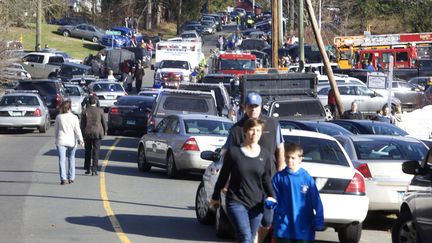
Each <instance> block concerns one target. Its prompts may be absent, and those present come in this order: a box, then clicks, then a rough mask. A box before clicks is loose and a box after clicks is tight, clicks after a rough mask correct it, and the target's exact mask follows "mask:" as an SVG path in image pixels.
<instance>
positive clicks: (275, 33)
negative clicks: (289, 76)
mask: <svg viewBox="0 0 432 243" xmlns="http://www.w3.org/2000/svg"><path fill="white" fill-rule="evenodd" d="M277 7H278V0H272V64H273V67H274V68H277V67H278V64H279V57H278V49H279V45H278V44H279V43H278V42H279V41H278V40H279V19H278V10H277Z"/></svg>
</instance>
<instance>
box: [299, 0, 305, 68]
mask: <svg viewBox="0 0 432 243" xmlns="http://www.w3.org/2000/svg"><path fill="white" fill-rule="evenodd" d="M303 1H304V0H298V34H299V43H298V48H299V72H303V69H304V64H305V55H304V17H303V11H304V2H303Z"/></svg>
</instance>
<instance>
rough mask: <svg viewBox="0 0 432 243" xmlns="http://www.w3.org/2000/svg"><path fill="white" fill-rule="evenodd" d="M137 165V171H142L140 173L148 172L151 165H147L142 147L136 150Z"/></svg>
mask: <svg viewBox="0 0 432 243" xmlns="http://www.w3.org/2000/svg"><path fill="white" fill-rule="evenodd" d="M137 163H138V170H139V171H142V172H148V171H150V169H151V165H149V164H148V163H147V159H146V156H145V152H144V147H143V146H140V147H139V149H138V158H137Z"/></svg>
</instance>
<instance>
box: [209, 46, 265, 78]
mask: <svg viewBox="0 0 432 243" xmlns="http://www.w3.org/2000/svg"><path fill="white" fill-rule="evenodd" d="M208 64H209V69H208V70H209V73H223V74H235V75H243V74H253V73H255V70H256V57H255V55H253V54H251V53H250V52H239V51H233V52H223V51H221V52H216V53H214V54H213V55H211V56H210V59H209V62H208Z"/></svg>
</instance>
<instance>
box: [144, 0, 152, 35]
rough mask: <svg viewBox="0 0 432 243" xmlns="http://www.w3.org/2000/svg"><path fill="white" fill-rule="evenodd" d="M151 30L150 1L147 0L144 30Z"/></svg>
mask: <svg viewBox="0 0 432 243" xmlns="http://www.w3.org/2000/svg"><path fill="white" fill-rule="evenodd" d="M151 28H152V1H151V0H147V14H146V26H145V29H146V30H150V29H151Z"/></svg>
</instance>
